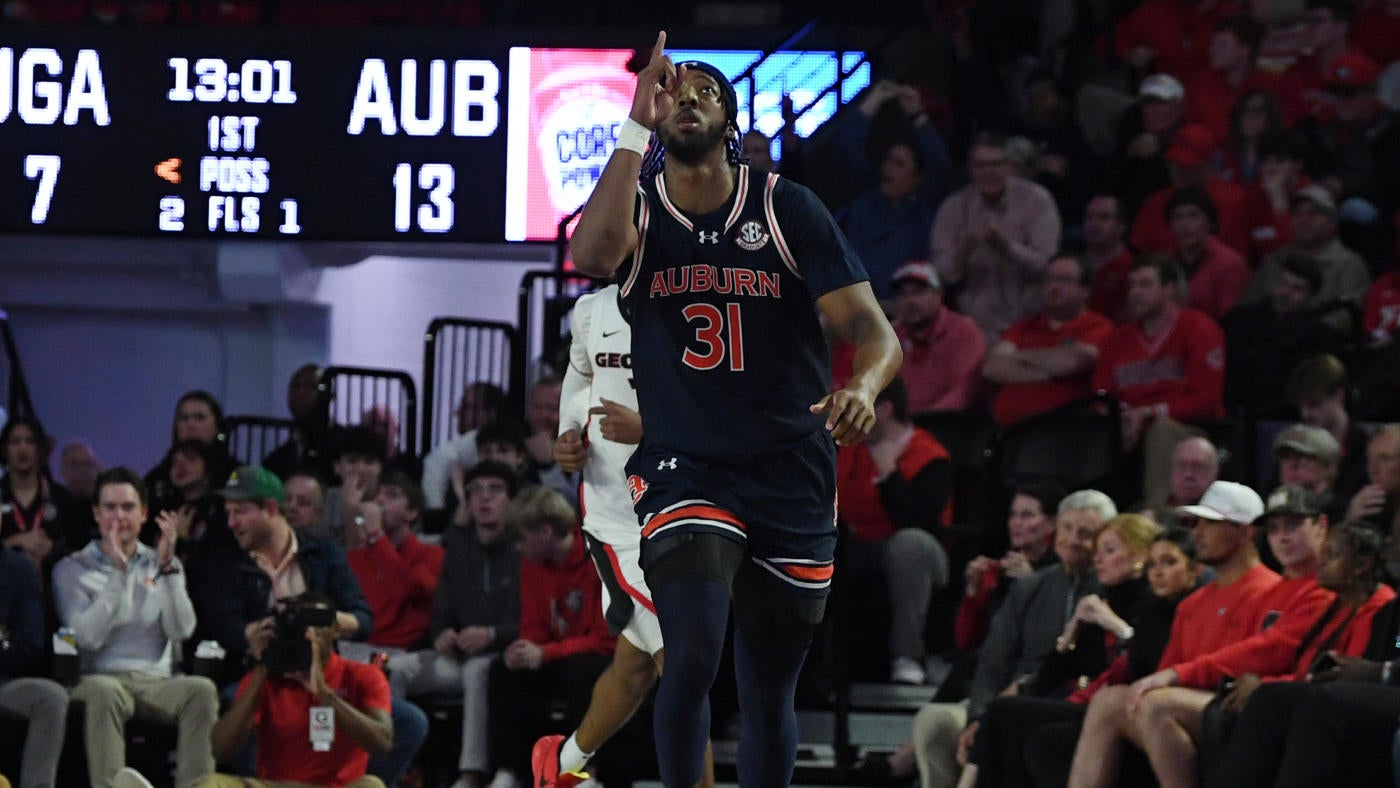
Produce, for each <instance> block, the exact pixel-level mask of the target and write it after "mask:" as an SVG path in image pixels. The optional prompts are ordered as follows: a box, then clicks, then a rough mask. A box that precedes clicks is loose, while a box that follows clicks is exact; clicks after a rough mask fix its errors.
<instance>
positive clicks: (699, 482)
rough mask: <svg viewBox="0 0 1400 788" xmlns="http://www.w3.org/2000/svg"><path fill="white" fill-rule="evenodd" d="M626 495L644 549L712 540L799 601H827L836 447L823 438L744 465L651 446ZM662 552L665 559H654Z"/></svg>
mask: <svg viewBox="0 0 1400 788" xmlns="http://www.w3.org/2000/svg"><path fill="white" fill-rule="evenodd" d="M627 489H628V491H629V492H630V493H631V496H632V505H633V508H634V509H636V512H637V519H638V521H639V522H640V523H641V526H642V540H643V549H642V562H643V564H642V568H643V569H646V568H647V565H648V563H649V562H648V561H647V554H648V552H650V551H648V550H647V549H646V543H647V542H652V543H658V546H659V543H660V542H661V541H662V540H665V539H668V538H671V537H674V536H678V535H680V534H685V533H712V534H718V535H720V536H724V537H726V538H729V539H733V540H735V541H737V542H739V543H740V544H743V545H745V546H746V548H747V559H748V560H751V561H753V562H754V563H755V564H757V565H758V566H759V567H760V568H762V569H764V570H766V571H767V572H768V573H770V574H772V575H773V576H774V577H776V578H778V579H780V580H782V581H785V582H786V583H787V584H788V585H790V586H791V587H792V589H793V590H794V591H796V592H797V593H798V594H799V595H803V596H816V597H824V596H825V595H826V594H827V592H828V591H829V590H830V588H831V575H832V567H833V559H834V557H835V556H834V553H835V549H836V445H835V443H834V442H833V441H832V439H831V435H830V434H829V433H827V432H826V431H825V430H821V431H818V432H814V433H812V434H811V435H810V436H808V437H807V438H804V439H802V440H801V441H800V442H798V443H796V444H794V445H793V446H791V447H789V448H785V449H781V450H777V451H774V452H771V453H767V454H763V455H760V456H757V457H752V458H748V459H744V460H738V461H735V460H706V459H701V458H697V457H693V456H690V455H687V454H685V453H684V452H681V451H676V450H673V449H670V448H666V447H662V446H650V445H648V444H647V443H646V439H645V438H643V439H642V444H641V445H640V446H638V447H637V450H636V451H635V452H634V453H633V454H632V458H631V459H630V460H629V461H628V463H627ZM656 552H658V553H659V552H662V551H656Z"/></svg>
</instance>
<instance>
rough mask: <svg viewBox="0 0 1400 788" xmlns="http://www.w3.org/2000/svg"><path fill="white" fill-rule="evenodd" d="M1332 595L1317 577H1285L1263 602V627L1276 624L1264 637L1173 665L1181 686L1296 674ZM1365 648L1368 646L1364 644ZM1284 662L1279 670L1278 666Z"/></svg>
mask: <svg viewBox="0 0 1400 788" xmlns="http://www.w3.org/2000/svg"><path fill="white" fill-rule="evenodd" d="M1333 596H1334V595H1333V594H1332V592H1331V591H1328V590H1326V589H1325V588H1323V587H1322V586H1319V585H1318V584H1317V575H1307V576H1306V577H1294V578H1283V579H1282V580H1280V581H1279V582H1278V584H1277V585H1275V586H1274V587H1273V588H1271V589H1269V590H1268V592H1266V593H1265V594H1263V595H1262V596H1261V597H1260V598H1259V604H1258V608H1259V611H1260V618H1261V626H1262V625H1263V623H1265V622H1266V619H1267V618H1269V617H1272V618H1275V619H1277V621H1276V622H1275V623H1273V625H1272V626H1270V627H1269V628H1268V629H1265V630H1264V631H1262V632H1257V631H1256V632H1253V633H1250V634H1249V636H1248V637H1245V638H1243V639H1241V640H1238V641H1236V642H1234V643H1230V644H1229V645H1227V646H1224V647H1223V648H1220V649H1217V650H1215V651H1212V652H1210V653H1207V654H1201V655H1199V656H1197V657H1196V658H1194V659H1190V660H1186V661H1183V662H1181V663H1179V664H1175V665H1172V668H1173V669H1175V670H1176V676H1177V683H1178V684H1179V685H1180V686H1183V687H1195V688H1197V689H1215V687H1216V685H1218V684H1219V683H1220V679H1222V678H1224V677H1225V676H1242V675H1244V674H1245V673H1256V674H1258V675H1261V676H1271V675H1275V674H1280V673H1286V672H1291V671H1292V670H1293V658H1294V654H1295V652H1296V650H1297V648H1298V644H1299V643H1300V642H1302V640H1303V636H1304V635H1306V634H1307V631H1308V628H1309V627H1311V626H1312V625H1313V622H1314V621H1316V620H1317V617H1318V616H1320V615H1322V613H1323V611H1325V610H1326V609H1327V606H1328V605H1330V604H1332V599H1333ZM1362 645H1363V647H1364V645H1365V644H1364V643H1363V644H1362ZM1280 662H1286V663H1287V664H1286V665H1282V667H1279V668H1278V669H1277V670H1273V669H1271V668H1272V667H1275V666H1276V664H1277V663H1280Z"/></svg>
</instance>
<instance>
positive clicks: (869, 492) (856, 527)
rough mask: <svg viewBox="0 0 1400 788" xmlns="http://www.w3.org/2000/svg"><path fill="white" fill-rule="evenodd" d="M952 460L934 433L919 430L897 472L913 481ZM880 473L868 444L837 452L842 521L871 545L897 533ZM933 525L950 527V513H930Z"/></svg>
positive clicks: (837, 474)
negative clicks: (883, 494) (884, 498)
mask: <svg viewBox="0 0 1400 788" xmlns="http://www.w3.org/2000/svg"><path fill="white" fill-rule="evenodd" d="M946 459H948V450H947V449H945V448H943V444H941V443H939V442H938V439H937V438H935V437H933V435H932V434H931V433H929V432H928V431H926V430H923V429H920V428H918V427H915V428H914V434H913V436H912V437H910V438H909V445H908V446H905V447H904V453H903V454H901V455H899V459H898V460H896V461H895V471H896V472H897V473H898V474H899V475H900V477H902V478H903V479H904V481H906V482H907V481H911V480H912V479H913V478H914V477H915V476H917V475H918V473H919V471H922V470H923V469H924V468H925V467H926V466H927V465H928V464H929V463H931V462H936V461H938V460H946ZM879 473H880V471H879V470H878V469H877V468H876V467H875V460H874V459H873V458H871V456H870V448H869V447H868V446H866V444H864V443H859V444H857V445H855V446H842V447H841V448H840V449H839V450H838V451H837V452H836V492H837V495H838V496H839V499H840V502H841V519H842V520H844V521H845V523H846V525H847V527H849V528H850V529H851V534H852V535H853V536H855V537H856V538H858V539H861V540H863V541H867V542H879V541H883V540H885V539H888V538H890V537H891V536H893V535H894V532H895V531H896V530H897V529H896V528H895V524H894V522H893V521H891V520H890V516H889V513H887V512H886V511H885V505H884V503H883V502H882V501H881V500H880V488H879V487H878V486H877V485H876V484H875V477H876V476H878V475H879ZM929 516H930V522H931V523H937V524H938V525H947V524H948V519H949V512H948V511H947V510H945V511H942V512H936V513H935V512H930V513H929Z"/></svg>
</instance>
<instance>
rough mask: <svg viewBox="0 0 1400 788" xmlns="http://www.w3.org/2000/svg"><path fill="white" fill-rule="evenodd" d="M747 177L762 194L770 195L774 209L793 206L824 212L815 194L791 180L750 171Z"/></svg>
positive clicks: (776, 175) (774, 174)
mask: <svg viewBox="0 0 1400 788" xmlns="http://www.w3.org/2000/svg"><path fill="white" fill-rule="evenodd" d="M749 177H751V178H753V179H754V180H755V182H756V183H758V184H760V185H761V186H762V189H763V191H764V193H771V194H772V197H773V207H774V208H786V207H789V206H795V207H797V208H799V209H803V210H805V209H811V208H814V207H815V208H820V209H822V210H823V211H825V210H826V207H825V206H823V205H822V201H821V200H820V199H819V198H818V197H817V195H816V192H813V191H812V190H811V189H809V188H807V187H806V186H803V185H802V184H800V183H798V182H797V181H794V180H792V179H791V178H784V177H783V176H781V175H779V174H777V173H772V172H764V171H763V170H750V171H749Z"/></svg>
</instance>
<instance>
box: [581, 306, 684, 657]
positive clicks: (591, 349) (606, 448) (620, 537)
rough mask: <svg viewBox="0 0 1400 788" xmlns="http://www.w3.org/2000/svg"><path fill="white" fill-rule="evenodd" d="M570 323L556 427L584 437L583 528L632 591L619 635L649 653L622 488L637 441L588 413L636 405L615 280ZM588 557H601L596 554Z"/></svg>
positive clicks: (649, 623)
mask: <svg viewBox="0 0 1400 788" xmlns="http://www.w3.org/2000/svg"><path fill="white" fill-rule="evenodd" d="M571 330H572V333H573V344H572V345H571V346H570V347H569V368H568V370H567V371H566V372H565V373H564V385H563V389H562V391H561V392H560V397H559V433H560V434H561V435H562V434H563V433H565V432H568V431H569V430H577V431H579V433H580V434H585V435H586V436H587V441H588V459H587V461H586V462H585V463H584V466H583V490H582V492H581V493H580V496H579V505H580V507H581V508H582V509H583V530H584V531H585V532H587V533H588V534H589V535H590V536H592V537H593V538H594V539H596V540H597V541H598V542H601V543H602V545H603V551H604V552H605V553H606V558H607V563H608V564H610V565H611V570H612V571H611V573H612V576H613V578H614V579H615V580H616V582H617V585H618V586H620V587H621V588H622V589H623V590H624V591H625V592H626V593H627V594H628V596H630V597H632V601H633V610H632V618H631V620H630V621H629V622H628V623H627V625H626V627H624V628H623V630H622V635H623V637H626V638H627V640H628V641H630V642H631V643H632V645H634V646H636V647H637V648H639V649H641V650H642V651H645V652H647V653H648V654H655V653H656V652H658V651H660V650H661V624H660V622H658V621H657V618H656V608H655V607H654V606H653V605H652V601H651V590H650V589H648V588H647V585H646V579H645V578H644V577H643V575H642V568H641V565H640V563H639V557H640V552H641V527H640V526H639V525H638V524H637V515H636V512H635V511H633V509H632V496H631V495H630V494H629V493H628V491H627V471H626V466H627V460H628V459H629V458H631V456H632V450H633V449H634V448H636V447H635V446H631V445H628V444H623V443H617V442H615V441H610V440H608V439H606V438H604V437H603V433H602V428H601V427H599V426H598V421H599V418H600V417H590V416H589V413H588V411H589V409H590V408H593V407H599V406H601V405H602V404H603V400H604V399H607V400H611V401H612V402H616V403H618V404H619V405H625V406H626V407H628V408H631V409H633V410H636V409H637V394H636V391H635V390H634V388H633V384H632V328H631V326H630V325H628V323H627V321H626V320H625V319H624V318H623V317H622V312H621V311H620V310H619V308H618V289H617V285H609V286H608V287H605V288H603V289H602V290H599V291H598V292H596V293H589V294H588V295H585V296H582V297H580V298H579V300H578V302H577V303H576V304H575V305H574V310H573V316H572V318H571ZM595 558H596V559H597V560H598V561H599V562H600V563H601V560H602V558H601V557H595ZM599 571H600V573H601V572H604V571H607V570H605V569H602V568H600V569H599ZM603 581H604V582H603V611H604V613H606V612H607V610H608V606H609V604H610V599H611V596H610V594H611V591H610V589H609V585H610V583H608V578H606V577H605V578H604V579H603Z"/></svg>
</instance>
